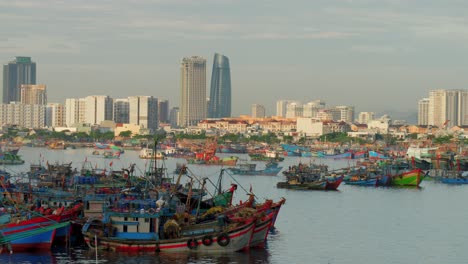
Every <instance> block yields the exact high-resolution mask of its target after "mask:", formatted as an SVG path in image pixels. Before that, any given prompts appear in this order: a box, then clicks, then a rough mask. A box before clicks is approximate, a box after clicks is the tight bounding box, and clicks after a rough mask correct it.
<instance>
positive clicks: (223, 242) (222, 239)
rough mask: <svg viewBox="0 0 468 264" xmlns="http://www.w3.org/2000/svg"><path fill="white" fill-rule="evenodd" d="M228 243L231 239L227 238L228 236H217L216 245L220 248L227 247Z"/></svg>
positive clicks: (223, 234) (224, 234)
mask: <svg viewBox="0 0 468 264" xmlns="http://www.w3.org/2000/svg"><path fill="white" fill-rule="evenodd" d="M229 242H231V238H230V237H229V235H228V234H226V233H222V234H220V235H219V236H218V244H219V245H220V246H222V247H225V246H227V245H229Z"/></svg>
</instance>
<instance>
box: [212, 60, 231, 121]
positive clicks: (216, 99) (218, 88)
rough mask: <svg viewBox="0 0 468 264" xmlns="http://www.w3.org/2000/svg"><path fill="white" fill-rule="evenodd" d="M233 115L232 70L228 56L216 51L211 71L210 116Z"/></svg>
mask: <svg viewBox="0 0 468 264" xmlns="http://www.w3.org/2000/svg"><path fill="white" fill-rule="evenodd" d="M230 116H231V70H230V68H229V59H228V57H226V56H224V55H221V54H218V53H215V55H214V59H213V71H212V73H211V89H210V104H209V106H208V117H210V118H220V117H230Z"/></svg>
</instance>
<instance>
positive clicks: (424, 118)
mask: <svg viewBox="0 0 468 264" xmlns="http://www.w3.org/2000/svg"><path fill="white" fill-rule="evenodd" d="M418 125H420V126H427V125H429V98H423V99H421V100H419V102H418Z"/></svg>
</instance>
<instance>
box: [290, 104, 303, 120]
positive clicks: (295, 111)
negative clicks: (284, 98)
mask: <svg viewBox="0 0 468 264" xmlns="http://www.w3.org/2000/svg"><path fill="white" fill-rule="evenodd" d="M303 110H304V108H303V105H302V104H301V103H300V102H291V103H288V104H287V105H286V117H287V118H293V117H302V115H303Z"/></svg>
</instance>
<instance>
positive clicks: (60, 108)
mask: <svg viewBox="0 0 468 264" xmlns="http://www.w3.org/2000/svg"><path fill="white" fill-rule="evenodd" d="M45 125H46V127H63V126H64V125H65V107H64V105H63V104H59V103H48V104H47V106H46V109H45Z"/></svg>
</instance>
